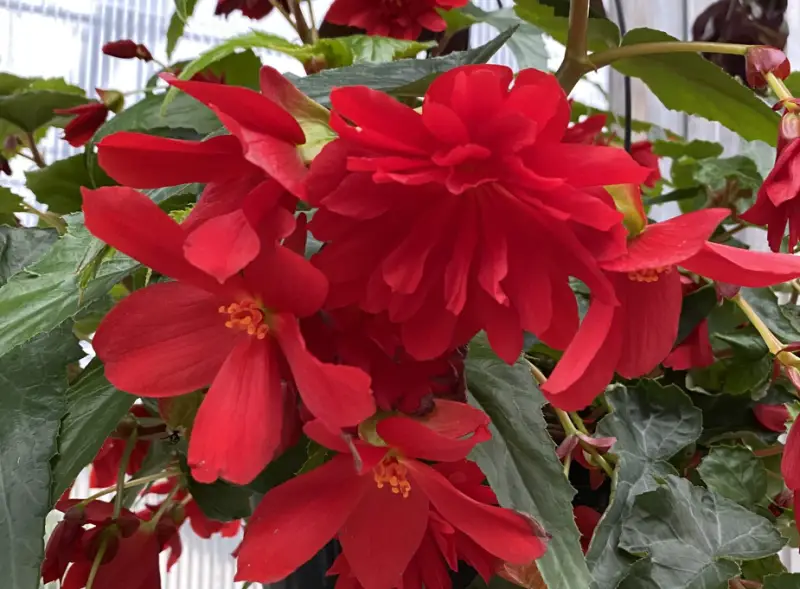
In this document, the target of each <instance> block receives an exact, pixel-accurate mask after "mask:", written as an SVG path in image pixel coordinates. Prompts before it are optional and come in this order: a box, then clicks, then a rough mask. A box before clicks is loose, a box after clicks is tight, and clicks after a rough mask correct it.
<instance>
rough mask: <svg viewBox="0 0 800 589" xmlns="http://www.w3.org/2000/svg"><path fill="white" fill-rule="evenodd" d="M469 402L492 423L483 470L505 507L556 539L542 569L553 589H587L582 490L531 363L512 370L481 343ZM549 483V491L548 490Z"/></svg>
mask: <svg viewBox="0 0 800 589" xmlns="http://www.w3.org/2000/svg"><path fill="white" fill-rule="evenodd" d="M466 379H467V388H468V389H469V396H470V402H471V403H472V404H473V405H475V406H477V407H479V408H480V409H482V410H483V411H485V412H486V413H487V414H488V415H489V417H491V419H492V426H491V429H492V439H491V440H490V441H488V442H484V443H482V444H480V445H478V446H477V447H476V448H475V450H473V453H472V458H473V459H474V460H475V461H476V462H477V463H478V465H479V466H480V467H481V469H482V470H483V472H484V473H485V474H486V477H487V478H488V479H489V483H490V485H491V487H492V489H493V490H494V491H495V493H497V498H498V500H499V501H500V504H501V505H503V506H504V507H509V508H513V509H516V510H518V511H521V512H523V513H527V514H530V515H531V516H532V517H533V518H534V519H536V521H538V522H539V523H540V524H541V525H542V526H543V527H544V529H545V531H547V532H548V533H549V534H550V535H551V536H552V538H551V540H550V542H549V544H548V547H547V552H546V553H545V555H544V556H543V557H542V558H540V559H539V560H537V561H536V563H537V565H538V567H539V571H540V572H541V574H542V577H543V578H544V580H545V582H546V583H547V586H548V587H549V589H574V588H576V587H588V585H589V581H590V580H591V577H590V576H589V571H588V569H587V567H586V562H585V561H584V558H583V553H582V551H581V546H580V542H579V539H580V535H579V533H578V529H577V527H576V526H575V520H574V519H573V515H572V497H573V495H574V494H575V490H574V489H573V488H572V487H571V486H570V485H569V482H568V481H567V480H566V478H565V477H564V474H563V471H562V467H561V463H560V461H559V460H558V458H557V457H556V454H555V445H554V444H553V440H552V439H551V438H550V436H549V435H548V433H547V424H546V423H545V420H544V417H543V416H542V406H543V405H544V404H545V400H544V397H543V396H542V393H541V392H540V391H539V389H538V388H537V387H536V385H535V383H534V381H533V378H532V376H531V374H530V370H529V369H528V367H527V366H526V365H525V363H524V361H522V362H517V363H516V364H515V365H514V366H509V365H507V364H506V363H505V362H503V361H502V360H500V359H499V358H498V357H497V356H496V355H495V354H494V352H492V350H491V348H490V347H489V345H488V343H487V341H486V338H485V336H483V335H479V336H478V337H476V338H474V339H473V340H472V342H471V343H470V345H469V354H468V356H467V362H466ZM542 481H547V484H542Z"/></svg>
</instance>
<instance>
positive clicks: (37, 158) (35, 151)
mask: <svg viewBox="0 0 800 589" xmlns="http://www.w3.org/2000/svg"><path fill="white" fill-rule="evenodd" d="M25 138H26V139H27V140H28V149H30V150H31V156H32V158H31V159H33V161H34V163H35V164H36V165H37V166H39V167H40V168H46V167H47V162H45V161H44V158H43V157H42V154H41V153H39V148H38V147H36V138H35V137H34V136H33V133H26V134H25Z"/></svg>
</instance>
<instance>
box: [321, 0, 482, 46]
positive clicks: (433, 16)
mask: <svg viewBox="0 0 800 589" xmlns="http://www.w3.org/2000/svg"><path fill="white" fill-rule="evenodd" d="M468 1H469V0H334V3H333V5H332V6H331V7H330V9H329V10H328V13H327V14H326V15H325V20H327V21H329V22H331V23H333V24H337V25H348V26H351V27H358V28H360V29H365V30H366V32H367V34H368V35H380V36H382V37H394V38H395V39H416V38H417V37H419V35H420V33H421V32H422V29H428V30H430V31H436V32H439V31H444V30H445V29H446V28H447V23H446V22H445V20H444V19H443V18H442V17H441V15H440V14H439V12H438V10H450V9H452V8H460V7H461V6H464V5H465V4H466V3H467V2H468Z"/></svg>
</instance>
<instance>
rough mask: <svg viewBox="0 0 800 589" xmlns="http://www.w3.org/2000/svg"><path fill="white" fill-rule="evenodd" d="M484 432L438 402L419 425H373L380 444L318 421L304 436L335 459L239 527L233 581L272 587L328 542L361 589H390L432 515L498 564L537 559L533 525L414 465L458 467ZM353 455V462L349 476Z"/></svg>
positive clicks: (472, 419) (475, 413)
mask: <svg viewBox="0 0 800 589" xmlns="http://www.w3.org/2000/svg"><path fill="white" fill-rule="evenodd" d="M487 425H488V417H487V416H486V415H485V414H484V413H483V412H481V411H479V410H477V409H474V408H472V407H470V406H469V405H466V404H464V403H457V402H454V401H443V400H438V401H437V402H436V408H435V410H434V411H433V413H431V414H430V415H429V416H427V417H426V418H424V419H422V420H415V419H412V418H410V417H404V416H392V417H388V418H386V419H383V420H381V421H379V422H378V423H377V426H376V432H375V434H376V435H377V437H378V438H376V439H380V440H382V441H383V443H385V444H386V445H385V446H373V445H370V444H368V443H366V442H363V441H361V440H350V443H349V444H348V443H347V442H346V441H345V440H344V439H343V438H341V437H339V436H337V435H335V434H333V433H331V432H330V431H328V430H327V429H325V427H324V426H323V425H321V424H320V423H319V422H318V421H312V422H309V423H307V424H306V427H305V431H306V434H307V435H308V436H309V437H311V438H312V439H314V440H316V441H317V442H319V443H321V444H323V445H325V446H327V447H329V448H331V449H333V450H336V451H337V452H340V454H339V455H337V456H335V457H334V458H333V459H332V460H330V461H329V462H327V463H325V464H324V465H323V466H321V467H319V468H317V469H315V470H312V471H311V472H309V473H306V474H302V475H300V476H298V477H296V478H293V479H291V480H290V481H288V482H287V483H284V484H283V485H281V486H279V487H276V488H275V489H272V490H271V491H270V492H269V493H267V495H266V496H265V497H264V499H263V500H262V502H261V504H260V505H259V506H258V507H257V508H256V511H255V512H254V514H253V516H252V518H251V520H250V522H249V524H248V525H247V527H246V529H245V537H244V541H243V542H242V545H241V550H240V552H239V562H238V571H237V575H236V579H237V580H251V581H256V582H261V583H272V582H276V581H279V580H280V579H283V578H284V577H286V576H287V575H288V574H290V573H291V572H292V571H294V570H295V569H296V568H297V567H299V566H300V565H302V564H303V563H304V562H306V561H307V560H308V559H309V558H311V557H312V556H313V555H314V554H315V553H316V552H317V551H318V550H319V549H320V548H322V547H323V546H324V545H325V544H326V543H327V542H328V541H330V539H331V538H333V537H334V536H336V537H338V539H339V542H340V543H341V545H342V551H343V553H344V557H345V558H346V559H347V564H348V565H349V569H350V571H351V573H352V575H353V576H354V577H355V578H356V579H357V580H358V582H359V583H360V584H361V585H362V586H363V587H364V588H365V589H390V588H391V587H394V586H396V585H397V584H398V583H399V582H400V581H401V579H402V577H403V573H404V571H405V570H406V568H407V567H408V565H409V563H410V562H411V561H412V559H413V558H414V555H415V554H417V552H418V550H419V549H420V546H421V544H422V542H423V540H424V538H425V536H426V532H427V531H428V529H429V524H430V521H431V516H430V514H431V509H434V510H435V512H436V513H437V514H438V516H440V517H441V519H442V520H444V522H446V523H447V524H448V525H449V526H452V527H453V528H455V529H456V530H459V531H460V532H462V533H463V534H465V535H466V536H467V537H469V538H470V539H471V541H473V542H474V543H475V544H477V545H478V546H479V547H480V548H481V549H482V550H484V551H486V552H488V553H489V554H491V555H494V556H495V557H497V558H499V559H501V560H505V561H508V562H512V563H528V562H530V561H531V560H533V559H535V558H538V557H539V556H541V555H542V554H543V553H544V550H545V544H544V542H543V541H542V539H541V537H540V535H539V534H537V530H536V528H535V526H534V525H533V524H532V522H530V521H529V520H527V519H526V518H525V517H523V516H521V515H519V514H516V513H514V512H512V511H508V510H505V509H501V508H499V507H495V506H492V505H487V504H485V503H484V502H482V501H481V500H476V499H475V498H473V497H472V496H470V494H468V493H465V492H464V491H461V490H459V489H458V488H457V487H456V486H454V484H453V482H452V481H451V479H450V478H448V476H447V475H445V474H443V473H442V472H440V471H439V470H437V469H435V468H433V467H431V466H429V465H428V464H426V463H425V462H422V461H421V460H434V461H440V460H441V461H451V462H460V461H463V460H464V458H465V457H466V456H467V454H468V453H469V452H470V451H471V450H472V448H473V447H474V446H475V444H477V443H479V442H481V441H484V440H485V439H487V437H488V435H489V434H488V429H487ZM464 436H469V437H466V438H465V437H464ZM351 452H356V453H357V455H358V460H357V462H358V467H357V469H356V468H354V465H353V456H352V455H351ZM467 476H469V475H467ZM471 487H472V486H471V485H468V488H471ZM386 530H390V533H386Z"/></svg>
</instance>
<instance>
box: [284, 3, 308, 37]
mask: <svg viewBox="0 0 800 589" xmlns="http://www.w3.org/2000/svg"><path fill="white" fill-rule="evenodd" d="M288 4H289V11H290V12H291V13H292V16H293V17H294V22H295V24H296V25H297V26H296V27H295V28H296V29H297V34H298V35H300V40H301V41H302V42H303V43H304V44H306V45H310V44H311V43H313V42H314V40H313V37H312V35H311V31H310V30H309V28H308V25H307V24H306V19H305V17H304V16H303V11H302V10H301V9H300V0H288Z"/></svg>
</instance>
